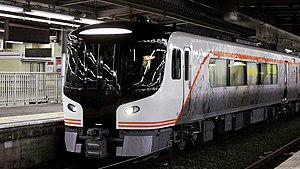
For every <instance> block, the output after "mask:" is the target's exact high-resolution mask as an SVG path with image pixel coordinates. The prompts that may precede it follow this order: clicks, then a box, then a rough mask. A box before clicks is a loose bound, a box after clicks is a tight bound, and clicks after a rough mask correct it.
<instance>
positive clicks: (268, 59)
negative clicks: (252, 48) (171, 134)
mask: <svg viewBox="0 0 300 169" xmlns="http://www.w3.org/2000/svg"><path fill="white" fill-rule="evenodd" d="M209 54H213V55H215V56H218V57H231V58H239V59H248V60H256V61H264V62H274V63H280V64H285V61H284V60H278V59H270V58H263V57H258V56H251V55H245V54H237V53H229V52H220V51H214V52H212V51H209V52H208V53H207V55H206V56H205V57H204V59H203V60H202V62H201V64H200V66H199V68H198V70H197V74H196V76H195V78H194V80H193V83H192V85H191V88H190V90H189V94H188V96H187V98H186V99H185V101H184V104H183V106H182V108H181V110H180V113H179V114H178V116H177V118H176V123H177V122H178V119H179V117H180V115H181V114H182V111H183V109H184V108H185V106H186V104H187V103H188V100H189V98H190V97H191V93H192V90H193V88H194V86H195V83H196V81H197V79H198V76H199V74H200V70H201V69H202V66H203V65H204V63H205V62H206V60H207V59H208V56H209ZM287 63H288V64H297V65H299V63H292V62H289V61H288V62H287Z"/></svg>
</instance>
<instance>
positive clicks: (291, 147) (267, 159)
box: [245, 137, 300, 169]
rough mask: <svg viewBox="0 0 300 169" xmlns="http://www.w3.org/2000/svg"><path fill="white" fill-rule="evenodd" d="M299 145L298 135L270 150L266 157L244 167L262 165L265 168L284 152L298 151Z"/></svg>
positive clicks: (256, 168) (248, 168)
mask: <svg viewBox="0 0 300 169" xmlns="http://www.w3.org/2000/svg"><path fill="white" fill-rule="evenodd" d="M299 145H300V137H299V138H297V139H295V140H293V141H292V142H290V143H288V144H286V145H285V146H283V147H281V148H279V149H278V150H276V151H274V152H272V153H271V154H269V155H267V156H266V157H264V158H262V159H260V160H259V161H257V162H255V163H253V164H251V165H250V166H248V167H246V168H245V169H259V168H263V167H264V168H266V167H268V165H270V162H271V161H272V162H273V161H275V160H276V158H278V157H280V156H281V155H283V154H284V153H289V152H295V151H299V149H300V148H299ZM295 148H296V149H295ZM286 159H287V158H286ZM281 161H283V160H282V159H281ZM271 165H272V164H271ZM272 167H275V166H272Z"/></svg>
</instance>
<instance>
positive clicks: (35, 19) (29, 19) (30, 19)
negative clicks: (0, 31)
mask: <svg viewBox="0 0 300 169" xmlns="http://www.w3.org/2000/svg"><path fill="white" fill-rule="evenodd" d="M0 17H6V18H15V19H21V20H27V21H34V22H42V23H48V24H55V25H63V26H70V27H79V26H80V25H77V24H71V23H66V22H58V21H51V20H45V19H39V18H31V17H23V16H16V15H11V14H3V13H0Z"/></svg>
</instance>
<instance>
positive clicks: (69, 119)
mask: <svg viewBox="0 0 300 169" xmlns="http://www.w3.org/2000/svg"><path fill="white" fill-rule="evenodd" d="M64 119H65V120H68V121H78V122H81V120H78V119H71V118H64Z"/></svg>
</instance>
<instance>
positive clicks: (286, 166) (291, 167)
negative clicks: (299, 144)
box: [275, 151, 300, 169]
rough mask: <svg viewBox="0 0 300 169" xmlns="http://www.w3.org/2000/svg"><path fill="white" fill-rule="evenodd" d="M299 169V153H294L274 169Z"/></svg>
mask: <svg viewBox="0 0 300 169" xmlns="http://www.w3.org/2000/svg"><path fill="white" fill-rule="evenodd" d="M299 168H300V151H298V152H297V153H295V154H294V155H293V156H292V157H290V158H288V159H287V160H286V161H284V162H283V163H281V164H280V165H279V166H277V167H276V168H275V169H299Z"/></svg>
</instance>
